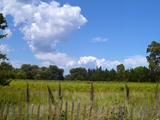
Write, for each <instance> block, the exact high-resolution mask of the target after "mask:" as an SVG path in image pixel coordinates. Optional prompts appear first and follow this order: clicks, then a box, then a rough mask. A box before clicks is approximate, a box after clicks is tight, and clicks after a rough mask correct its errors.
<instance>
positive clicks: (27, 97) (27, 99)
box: [26, 82, 29, 103]
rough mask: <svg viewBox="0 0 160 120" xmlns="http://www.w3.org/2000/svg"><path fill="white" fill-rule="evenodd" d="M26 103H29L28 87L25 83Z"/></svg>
mask: <svg viewBox="0 0 160 120" xmlns="http://www.w3.org/2000/svg"><path fill="white" fill-rule="evenodd" d="M26 103H29V85H28V82H27V89H26Z"/></svg>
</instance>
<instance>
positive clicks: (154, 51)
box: [146, 41, 160, 82]
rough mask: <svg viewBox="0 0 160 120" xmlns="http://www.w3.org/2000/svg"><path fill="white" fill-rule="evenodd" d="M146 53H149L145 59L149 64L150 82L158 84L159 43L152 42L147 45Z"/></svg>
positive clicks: (159, 70) (159, 74)
mask: <svg viewBox="0 0 160 120" xmlns="http://www.w3.org/2000/svg"><path fill="white" fill-rule="evenodd" d="M147 53H150V54H149V55H148V56H146V58H147V61H148V63H149V68H150V70H151V75H153V76H152V81H157V82H158V81H159V80H160V43H158V42H156V41H152V43H151V44H150V45H148V48H147ZM154 79H156V80H154Z"/></svg>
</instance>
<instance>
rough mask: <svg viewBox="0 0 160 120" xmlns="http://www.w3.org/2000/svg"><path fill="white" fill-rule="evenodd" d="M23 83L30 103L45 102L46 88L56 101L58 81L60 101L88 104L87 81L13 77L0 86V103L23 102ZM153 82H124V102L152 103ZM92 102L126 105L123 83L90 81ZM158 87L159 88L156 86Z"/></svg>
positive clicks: (46, 99)
mask: <svg viewBox="0 0 160 120" xmlns="http://www.w3.org/2000/svg"><path fill="white" fill-rule="evenodd" d="M26 83H28V85H29V96H30V98H29V99H30V103H32V104H47V103H48V90H47V86H49V87H50V89H51V91H52V94H53V96H54V99H55V100H58V87H59V83H60V84H61V89H62V90H61V92H62V99H63V101H68V102H73V101H74V102H77V103H78V102H81V103H84V104H89V103H90V89H91V85H90V82H88V81H35V80H34V81H32V80H14V81H12V82H11V83H10V85H9V86H4V87H2V86H1V87H0V103H10V104H18V103H25V100H26ZM156 85H157V84H155V83H127V86H128V87H129V101H128V102H127V105H131V106H139V105H151V104H154V103H155V87H156ZM93 87H94V104H96V105H100V106H102V105H105V106H115V105H120V104H121V105H124V104H126V88H125V83H124V82H93ZM158 89H160V88H158Z"/></svg>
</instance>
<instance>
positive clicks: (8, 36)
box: [3, 29, 12, 38]
mask: <svg viewBox="0 0 160 120" xmlns="http://www.w3.org/2000/svg"><path fill="white" fill-rule="evenodd" d="M3 33H4V34H7V36H6V37H7V38H10V37H11V36H12V31H11V30H10V29H5V30H4V31H3Z"/></svg>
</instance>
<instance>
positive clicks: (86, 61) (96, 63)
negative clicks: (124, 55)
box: [77, 56, 120, 69]
mask: <svg viewBox="0 0 160 120" xmlns="http://www.w3.org/2000/svg"><path fill="white" fill-rule="evenodd" d="M118 64H120V62H119V61H107V60H106V59H104V58H102V59H98V58H96V57H93V56H84V57H80V59H79V61H78V62H77V65H78V66H83V67H87V68H95V67H100V66H101V67H103V68H108V69H112V68H115V67H116V66H117V65H118Z"/></svg>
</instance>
